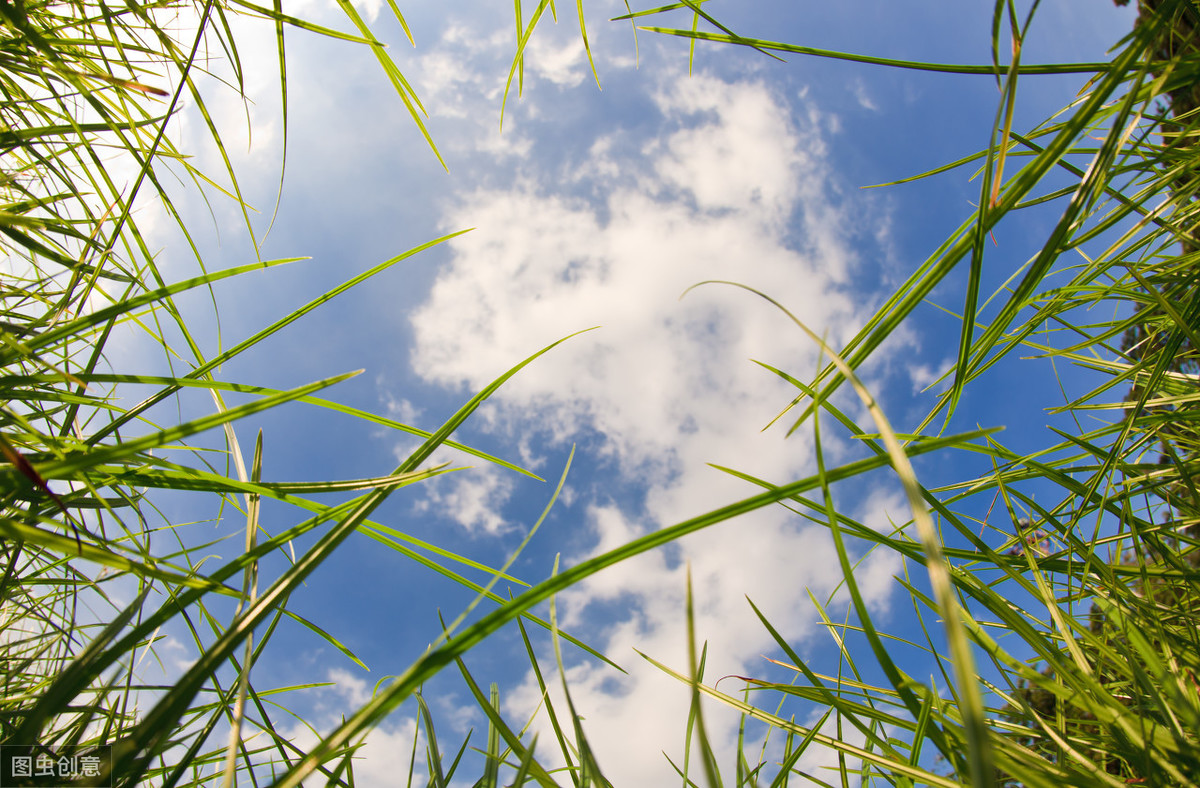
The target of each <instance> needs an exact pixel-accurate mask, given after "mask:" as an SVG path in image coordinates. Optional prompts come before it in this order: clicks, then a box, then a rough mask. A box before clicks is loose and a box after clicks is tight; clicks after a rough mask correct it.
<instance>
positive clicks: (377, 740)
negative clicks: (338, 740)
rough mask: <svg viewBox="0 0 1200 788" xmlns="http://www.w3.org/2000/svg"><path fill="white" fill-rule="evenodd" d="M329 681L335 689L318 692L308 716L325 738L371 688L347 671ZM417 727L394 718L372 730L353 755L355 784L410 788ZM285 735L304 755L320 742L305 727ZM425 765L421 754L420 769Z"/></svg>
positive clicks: (362, 701) (333, 674)
mask: <svg viewBox="0 0 1200 788" xmlns="http://www.w3.org/2000/svg"><path fill="white" fill-rule="evenodd" d="M328 680H329V681H331V682H333V686H330V687H323V688H321V689H320V690H318V691H317V692H318V701H317V703H316V706H315V708H314V710H313V713H312V714H309V715H306V719H307V720H308V721H309V722H310V723H311V724H312V725H313V726H314V727H315V728H316V729H317V730H318V731H319V732H320V733H321V734H322V735H328V734H329V733H330V732H332V731H333V730H334V729H335V728H336V727H337V726H338V725H339V724H340V723H341V722H342V720H343V719H344V718H345V717H348V716H349V715H350V714H352V713H353V712H355V711H357V710H358V709H359V708H360V707H361V706H362V705H363V704H365V703H367V702H368V701H369V700H370V699H371V688H370V687H369V686H368V685H367V682H366V681H364V680H363V679H361V678H359V677H357V676H354V675H352V674H351V673H349V672H347V671H345V670H339V669H337V668H334V669H331V670H330V671H329V674H328ZM415 725H416V721H415V720H414V719H412V718H411V717H400V718H396V717H391V718H388V719H387V720H385V721H384V722H383V723H381V724H379V725H377V726H376V727H375V728H372V729H371V730H370V731H369V732H368V733H367V734H366V736H365V738H363V739H362V746H360V747H359V748H358V749H356V750H355V751H354V755H353V760H352V768H353V770H354V784H355V785H361V786H363V788H391V786H395V785H407V784H408V777H409V762H410V759H411V758H412V749H413V735H414V733H415V731H416V727H415ZM284 735H285V737H286V738H287V739H289V740H290V741H291V742H292V744H294V745H296V746H297V747H299V748H300V749H301V750H302V751H304V752H307V751H308V750H310V749H312V748H313V747H314V746H315V745H316V744H317V741H318V739H317V734H315V733H314V732H313V730H312V729H311V728H309V727H307V726H306V725H304V724H302V723H296V725H295V726H294V727H292V728H291V729H284ZM424 746H425V742H424V741H421V742H419V743H418V747H420V748H421V749H422V750H423V748H424ZM423 762H424V761H423V759H422V758H421V757H420V752H418V758H417V764H418V768H419V765H420V764H422V763H423ZM422 782H424V778H423V777H422V776H421V775H418V774H414V775H413V783H414V784H420V783H422Z"/></svg>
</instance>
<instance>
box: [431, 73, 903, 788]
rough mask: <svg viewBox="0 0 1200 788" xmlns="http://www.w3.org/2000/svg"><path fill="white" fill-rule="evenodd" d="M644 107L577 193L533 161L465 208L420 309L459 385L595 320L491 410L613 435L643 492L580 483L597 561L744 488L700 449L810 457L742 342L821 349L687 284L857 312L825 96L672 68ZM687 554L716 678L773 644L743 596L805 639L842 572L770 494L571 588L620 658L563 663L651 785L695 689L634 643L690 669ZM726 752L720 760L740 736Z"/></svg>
mask: <svg viewBox="0 0 1200 788" xmlns="http://www.w3.org/2000/svg"><path fill="white" fill-rule="evenodd" d="M654 105H655V107H656V109H657V111H658V112H659V114H660V116H661V117H660V124H659V127H658V128H657V129H656V132H657V136H654V137H653V138H651V139H648V140H646V141H645V142H644V143H643V144H641V145H640V146H636V145H635V146H632V147H631V146H630V145H629V144H627V143H628V141H625V143H624V144H617V143H616V142H615V141H614V140H613V139H612V138H611V137H604V136H603V135H597V138H596V139H593V140H585V141H582V144H581V145H580V150H582V151H588V153H589V157H588V159H587V160H586V161H583V162H580V163H579V166H578V167H577V168H576V170H575V178H574V181H573V185H574V186H575V187H577V188H574V189H571V190H569V191H564V190H563V189H559V188H555V187H553V186H552V185H551V184H550V183H548V182H547V180H546V179H545V178H539V177H538V175H537V174H536V173H528V174H526V176H525V177H524V178H523V179H522V180H521V181H519V182H518V183H516V184H514V185H511V186H510V187H508V188H504V189H495V188H487V189H478V190H476V191H474V192H472V193H470V194H467V195H465V196H464V197H463V198H462V199H461V200H460V201H458V202H457V203H456V204H455V205H454V206H453V207H452V208H451V209H450V210H448V211H447V213H446V216H445V224H446V225H447V226H448V227H461V226H475V227H477V228H478V229H476V230H475V231H474V232H472V233H468V234H467V235H464V236H461V237H460V238H458V239H456V240H455V241H454V242H452V250H453V252H452V259H451V260H450V262H449V264H448V265H447V266H446V267H445V268H444V269H443V270H442V271H441V273H440V274H439V276H438V277H437V279H436V281H435V283H434V285H433V287H432V289H431V291H430V294H429V297H428V299H427V301H426V302H425V304H424V305H423V306H422V307H421V308H420V309H419V310H418V311H417V312H416V313H415V314H414V315H413V317H412V324H413V329H414V335H415V343H414V347H413V350H412V366H413V368H414V369H416V370H420V371H421V374H422V375H424V376H425V377H426V379H427V380H430V381H432V382H436V383H440V384H443V385H446V386H462V385H466V386H470V387H472V388H478V387H480V386H482V385H484V384H486V383H487V382H488V381H490V380H491V379H492V378H493V377H494V376H495V375H497V374H498V373H500V372H502V371H503V370H504V369H506V368H507V367H509V366H511V365H512V364H513V363H515V362H516V361H518V360H519V359H521V358H524V357H526V356H528V355H529V354H530V353H531V352H533V351H534V350H536V349H538V348H539V347H542V346H544V345H546V344H548V343H549V342H551V341H553V340H555V339H558V338H560V337H562V336H565V335H566V334H568V333H571V332H573V331H577V330H580V329H583V328H587V327H590V326H593V325H599V326H602V328H601V329H600V330H598V331H593V332H589V333H586V334H584V335H582V336H580V337H577V338H575V339H573V340H572V341H571V342H570V343H568V344H567V345H564V346H562V347H559V348H557V349H556V350H555V351H554V352H553V353H552V354H550V355H548V356H545V357H543V358H541V359H539V360H538V361H537V362H535V363H534V364H533V365H531V366H529V367H527V368H526V369H525V370H523V371H522V372H521V373H520V374H519V375H518V376H517V377H516V378H514V379H513V380H512V381H511V382H510V383H508V384H506V386H505V387H504V388H503V389H502V390H501V393H500V394H499V396H498V398H497V399H496V402H497V403H498V411H497V415H496V418H495V419H493V420H492V422H491V423H492V425H493V428H495V429H504V427H505V424H507V425H509V426H510V427H512V426H513V425H516V424H523V425H526V426H525V427H523V428H522V429H521V430H519V431H518V430H514V433H516V432H520V433H521V434H527V430H528V425H529V424H530V423H533V424H535V425H536V428H538V429H541V430H542V431H543V432H545V433H546V434H547V435H548V437H549V439H550V440H551V441H563V440H567V439H569V438H570V437H571V436H573V435H575V434H577V433H579V432H581V431H594V432H595V433H598V434H599V435H601V436H603V441H602V448H601V449H600V451H601V452H603V453H604V454H605V455H606V457H607V458H608V459H610V460H611V461H612V464H613V467H614V468H615V469H616V470H615V472H616V474H617V476H618V478H619V479H620V483H621V485H622V486H623V487H625V488H627V489H636V490H639V491H640V492H641V495H640V496H635V497H636V498H637V500H636V501H635V502H634V503H629V501H628V500H627V498H628V496H621V495H613V496H612V497H608V498H605V497H600V496H596V495H594V494H593V497H592V499H591V500H590V501H588V502H587V504H586V505H585V506H583V507H581V508H580V509H579V510H580V511H583V512H585V514H584V515H583V524H582V525H584V526H586V528H587V529H588V533H590V535H591V536H592V544H591V550H590V553H591V554H595V553H599V552H601V551H604V550H608V549H611V548H613V547H616V546H618V545H620V544H623V543H625V542H627V541H629V540H630V539H632V538H635V537H637V536H640V535H641V534H644V533H646V532H647V531H649V530H652V529H655V528H660V527H662V526H665V525H670V524H672V523H675V522H679V521H680V520H682V519H685V518H687V517H689V516H694V515H697V514H700V513H703V512H705V511H708V510H711V509H713V508H716V507H718V506H721V505H724V504H727V503H729V502H731V501H733V500H737V499H739V498H743V497H747V496H749V495H751V494H753V493H754V492H756V490H754V489H750V488H748V486H747V485H746V483H745V482H742V481H740V480H737V479H734V478H732V477H730V476H728V475H726V474H723V473H721V472H720V471H717V470H715V469H713V468H711V467H709V466H708V465H706V463H707V462H714V463H718V464H721V465H726V466H730V467H734V468H737V469H739V470H742V471H745V472H748V473H751V474H755V475H758V476H761V477H763V478H766V479H768V480H771V481H774V482H784V481H788V480H790V479H793V478H797V476H798V475H799V474H803V473H805V472H811V465H812V463H811V448H810V446H809V445H808V444H807V443H806V439H805V438H804V437H802V436H800V435H797V436H796V437H794V438H792V439H790V440H787V441H785V440H784V439H783V433H782V431H781V429H778V428H776V429H771V430H768V431H765V432H764V431H762V427H763V426H764V425H765V424H767V423H768V422H769V421H770V420H771V419H772V418H773V417H774V416H775V415H776V414H777V413H778V411H779V409H780V408H781V407H782V406H783V405H784V404H786V403H787V402H788V401H789V400H790V399H791V397H793V396H794V395H795V393H796V392H795V389H793V388H791V387H790V386H788V385H787V384H785V383H783V382H782V381H781V380H780V379H779V378H778V377H776V376H774V375H772V374H770V373H769V372H767V371H765V370H763V369H761V368H759V367H757V366H756V365H754V364H752V363H751V362H750V359H752V358H757V359H762V360H764V361H767V362H768V363H771V364H774V365H776V366H779V367H781V368H783V369H785V370H788V371H790V372H791V373H793V374H795V375H796V376H797V377H801V378H804V377H806V376H809V375H811V374H812V372H813V371H815V369H816V364H817V354H816V348H815V347H813V345H812V343H810V342H809V341H808V340H807V339H806V338H805V337H804V336H803V334H802V333H801V332H800V331H799V330H798V329H796V328H795V326H793V325H792V324H791V323H790V322H789V321H788V320H787V319H786V318H784V317H783V316H782V315H781V314H780V313H779V312H778V311H776V310H775V309H774V308H772V307H771V306H769V305H768V304H767V303H766V302H765V301H762V300H760V299H757V298H754V297H752V296H751V295H750V294H748V293H745V292H742V291H737V290H733V289H730V288H717V287H711V286H710V287H705V288H701V289H700V290H697V291H695V292H692V293H690V294H689V295H688V296H687V297H686V298H684V299H683V300H682V301H681V300H680V298H679V297H680V294H681V293H683V292H684V291H685V289H687V288H688V287H690V286H692V285H694V284H696V283H698V282H701V281H704V280H711V279H718V280H734V281H738V282H743V283H745V284H747V285H750V286H753V287H756V288H758V289H760V290H762V291H763V292H765V293H768V294H770V295H772V296H773V297H775V298H777V299H779V300H780V301H781V302H782V303H784V304H785V305H787V306H788V307H789V308H790V309H792V311H793V312H794V313H795V314H797V315H798V316H799V317H800V318H801V319H803V320H804V321H805V322H806V323H807V324H808V325H809V326H810V327H812V328H813V329H814V330H815V331H817V332H818V333H823V334H825V335H826V337H827V338H828V341H829V342H830V343H831V344H834V345H837V344H839V343H841V342H844V341H845V340H846V339H847V338H848V337H849V336H850V335H851V334H852V332H853V331H854V330H855V329H856V328H857V327H858V325H859V324H860V323H861V320H862V317H863V316H862V315H860V313H859V310H858V309H857V308H856V307H855V305H854V301H853V300H852V298H851V295H850V294H849V293H848V292H847V290H846V286H845V283H846V282H847V281H848V277H849V275H850V273H851V272H852V271H853V270H854V268H855V266H856V258H855V252H854V239H852V238H850V237H848V236H847V235H846V232H845V230H844V228H845V227H846V226H848V225H849V224H850V223H849V222H847V221H845V217H844V216H843V214H842V213H841V209H840V208H839V207H838V205H839V204H840V203H841V201H842V200H841V197H840V193H839V190H838V184H837V182H836V180H835V179H834V178H833V176H832V174H831V172H830V169H829V166H828V164H827V161H826V157H827V153H826V147H825V142H824V137H823V133H822V128H823V126H822V117H821V115H820V112H819V111H818V110H817V109H816V108H814V107H812V106H811V105H809V106H806V107H803V108H801V109H800V111H796V108H794V107H793V106H791V105H790V104H789V103H788V102H787V101H785V100H784V99H783V98H781V97H780V96H779V95H777V94H775V93H773V92H772V91H770V90H769V89H768V88H767V87H765V86H764V85H762V84H761V83H757V82H744V81H743V82H729V81H724V80H722V79H719V78H716V77H713V76H697V77H694V78H692V79H677V80H671V81H667V80H664V81H663V82H662V86H661V88H660V89H659V90H658V92H657V94H656V95H655V97H654ZM581 194H582V195H591V196H581ZM531 414H536V418H533V417H531ZM894 503H895V501H888V500H884V499H882V498H878V497H876V498H870V499H868V500H867V501H866V505H865V506H863V507H862V508H863V512H862V513H861V514H862V515H863V517H864V518H867V517H872V518H876V519H877V518H878V517H880V516H881V515H880V513H879V512H880V511H882V509H884V508H888V507H890V509H891V513H892V515H893V517H897V518H899V519H901V520H903V519H904V514H903V509H901V508H898V507H896V506H893V505H892V504H894ZM462 504H463V508H462V516H463V517H465V518H466V519H473V518H475V517H476V515H474V514H472V512H474V511H475V509H474V503H473V502H472V501H471V500H467V499H465V498H464V500H463V501H462ZM877 510H878V511H877ZM460 519H462V518H460ZM583 557H586V556H584V555H579V556H575V557H574V558H575V559H580V558H583ZM689 570H690V572H691V575H692V578H693V583H694V585H695V588H696V604H697V628H698V633H699V637H701V638H703V639H707V640H708V641H709V644H710V652H709V664H710V675H712V676H720V675H723V674H727V673H739V672H745V671H746V670H747V666H748V665H750V664H752V663H757V664H758V665H761V664H762V663H761V662H757V661H758V658H759V654H761V653H762V652H764V651H768V650H770V649H771V641H770V638H769V637H768V635H767V633H766V632H765V630H764V629H763V627H762V626H761V624H760V623H759V622H758V621H757V620H756V619H755V618H754V616H753V614H752V612H751V611H750V609H749V608H748V606H747V605H746V597H747V596H749V597H750V598H752V599H754V600H755V603H756V604H758V605H759V606H760V607H761V608H762V609H763V612H764V614H765V615H767V616H768V618H770V619H771V620H772V622H773V623H774V624H775V626H777V627H778V628H779V629H780V631H781V632H783V633H784V635H785V636H787V637H789V638H802V637H804V636H805V635H806V634H811V633H812V632H814V627H815V624H816V622H817V620H818V616H817V614H816V613H815V611H812V609H811V607H809V606H808V605H807V603H806V602H804V600H806V589H811V590H812V591H813V592H814V593H816V594H817V596H818V598H822V599H824V598H826V597H828V596H830V595H832V594H833V593H834V591H835V589H836V587H837V586H838V584H839V582H840V581H841V573H840V570H839V569H838V562H837V558H836V553H835V552H834V548H833V546H832V544H831V543H830V540H829V539H828V536H827V534H826V533H825V532H824V531H823V530H821V529H819V528H814V527H811V526H808V525H806V524H805V523H803V522H802V521H799V520H798V518H796V517H795V516H794V515H790V514H789V513H787V512H786V511H784V510H782V509H779V510H769V511H760V512H758V513H756V514H754V515H751V516H745V517H742V518H739V519H738V520H736V521H733V522H729V523H725V524H722V525H720V526H717V527H714V528H711V529H708V530H706V531H703V532H700V533H698V534H695V535H693V536H691V537H689V538H688V539H686V540H684V541H683V543H682V544H681V545H679V546H678V547H677V548H675V549H674V550H673V551H657V552H654V553H650V554H646V555H643V556H640V557H639V558H637V559H634V560H631V561H627V562H624V563H622V564H620V565H618V566H615V567H612V568H611V569H609V570H606V571H605V572H604V573H601V574H600V575H597V576H594V577H593V578H591V579H590V580H588V581H586V582H585V583H583V584H580V585H578V586H576V587H574V588H572V589H570V590H569V591H568V592H567V593H565V594H563V595H561V596H560V598H559V604H560V610H561V611H562V616H563V622H564V625H565V626H567V627H568V628H570V627H574V628H575V629H576V630H580V629H581V628H583V629H586V631H587V632H588V633H589V639H590V640H591V642H593V644H595V645H598V646H601V647H603V648H604V650H605V651H606V652H607V653H608V654H610V655H612V656H613V657H614V658H616V659H617V660H619V661H620V662H621V663H622V664H623V666H624V667H626V668H628V669H629V670H630V673H629V675H628V676H623V677H621V679H620V681H619V682H617V681H615V677H614V675H613V673H612V671H611V670H610V669H607V668H604V667H600V666H596V665H593V664H591V663H578V664H572V665H571V666H570V668H569V670H570V676H569V677H570V679H571V686H572V692H573V695H574V697H575V699H576V703H577V705H578V706H579V708H580V713H581V714H583V715H584V716H585V717H586V719H587V728H586V729H587V731H588V732H589V735H590V736H591V737H593V738H594V740H595V741H594V743H595V745H596V746H597V748H598V751H599V753H600V755H601V757H602V760H601V764H602V765H604V764H605V763H608V764H609V768H610V769H611V773H609V774H608V776H609V778H610V779H613V780H614V783H615V784H619V785H659V784H661V780H663V779H667V778H668V775H670V774H671V772H670V767H669V766H668V765H667V763H666V761H665V759H664V758H663V755H662V753H661V752H660V748H661V747H662V746H663V745H664V744H665V743H666V742H668V741H674V739H672V738H671V737H670V734H669V732H670V731H678V732H679V736H678V737H677V738H678V741H679V742H682V730H683V725H684V722H685V720H686V716H687V703H688V699H687V698H688V696H687V692H686V687H681V686H680V685H678V684H677V683H675V682H674V681H673V680H672V679H670V678H668V677H666V676H664V675H663V674H662V673H661V672H659V671H658V670H657V669H655V668H653V667H652V666H650V665H649V664H648V663H645V662H643V661H641V660H640V659H637V658H636V657H634V656H633V651H632V649H634V648H637V649H639V650H641V651H643V652H645V653H647V654H650V655H653V656H654V657H655V658H657V659H661V660H662V661H664V662H665V663H667V664H669V665H671V666H672V667H674V668H676V669H684V668H685V667H686V643H687V641H686V625H685V621H684V616H683V613H682V611H683V605H684V589H685V582H686V576H685V573H686V572H687V571H689ZM897 570H898V564H897V563H896V562H895V560H894V559H892V558H889V557H883V556H873V557H871V558H869V559H868V560H867V561H866V562H865V563H864V564H863V566H862V567H861V571H862V572H863V573H864V577H863V578H862V580H863V581H864V588H866V589H867V590H868V592H869V594H870V599H871V601H872V603H873V604H875V605H880V606H881V605H883V604H884V603H885V601H886V598H887V595H888V594H889V592H890V586H891V584H890V578H891V576H892V574H893V573H894V572H896V571H897ZM614 606H616V607H617V608H619V610H620V612H619V613H617V614H616V615H614V614H613V612H612V611H613V609H614ZM539 698H540V695H539V691H538V689H537V686H536V684H535V683H533V682H532V680H531V681H529V682H526V684H525V685H524V686H523V687H522V688H521V689H520V690H519V691H517V692H516V693H515V694H513V695H511V696H510V698H509V704H510V706H509V707H510V709H511V710H513V712H514V714H517V713H518V712H519V713H521V714H522V715H524V714H528V713H529V712H530V711H531V710H532V709H533V708H535V707H536V705H537V703H538V700H539ZM560 708H561V706H560ZM714 719H715V722H714V723H713V724H714V726H715V728H716V731H717V733H718V737H717V738H718V739H719V740H722V741H731V740H732V738H733V737H730V736H725V735H723V734H726V733H729V732H730V731H732V730H733V727H732V726H733V725H734V724H735V720H734V719H732V718H730V717H728V716H725V717H720V716H718V717H715V718H714ZM639 742H646V743H647V745H648V746H646V747H640V746H639V745H638V743H639ZM606 753H607V754H609V755H610V758H609V759H608V760H607V761H606V760H604V759H603V756H604V755H605V754H606ZM723 755H724V756H726V762H730V761H728V758H729V757H731V752H730V751H728V750H726V751H725V752H724V753H723Z"/></svg>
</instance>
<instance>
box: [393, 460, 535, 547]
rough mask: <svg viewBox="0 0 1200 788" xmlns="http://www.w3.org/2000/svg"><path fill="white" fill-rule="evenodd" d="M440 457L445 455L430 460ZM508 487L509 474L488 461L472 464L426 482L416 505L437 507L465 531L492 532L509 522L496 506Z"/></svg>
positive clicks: (510, 484)
mask: <svg viewBox="0 0 1200 788" xmlns="http://www.w3.org/2000/svg"><path fill="white" fill-rule="evenodd" d="M443 461H445V458H440V457H435V458H434V461H433V462H432V463H431V464H435V465H436V464H438V463H440V462H443ZM512 490H513V481H512V476H511V475H510V474H502V473H500V472H499V471H498V470H497V469H496V468H495V467H494V466H490V465H489V466H486V467H482V468H472V469H471V470H468V471H465V472H462V473H455V474H451V475H450V476H444V477H441V478H439V479H437V480H435V481H433V482H431V483H428V484H426V485H425V490H424V492H425V497H424V498H422V499H421V500H420V501H419V502H418V503H417V504H416V507H417V510H418V511H425V510H429V509H432V510H434V511H438V512H440V513H441V514H443V515H445V516H448V517H450V518H452V519H453V520H455V521H456V522H458V523H459V524H460V525H462V526H463V527H464V528H466V529H467V530H469V531H475V532H478V531H482V532H484V533H488V534H492V535H495V534H498V533H501V532H502V531H504V530H506V529H507V527H508V526H509V523H507V522H506V521H505V519H504V518H503V517H502V516H501V515H500V510H501V508H502V507H503V506H504V504H505V503H506V502H507V501H508V499H509V497H510V496H511V495H512Z"/></svg>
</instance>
